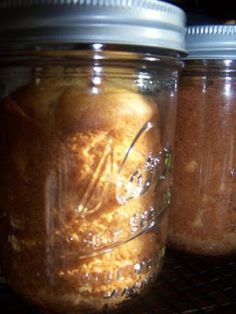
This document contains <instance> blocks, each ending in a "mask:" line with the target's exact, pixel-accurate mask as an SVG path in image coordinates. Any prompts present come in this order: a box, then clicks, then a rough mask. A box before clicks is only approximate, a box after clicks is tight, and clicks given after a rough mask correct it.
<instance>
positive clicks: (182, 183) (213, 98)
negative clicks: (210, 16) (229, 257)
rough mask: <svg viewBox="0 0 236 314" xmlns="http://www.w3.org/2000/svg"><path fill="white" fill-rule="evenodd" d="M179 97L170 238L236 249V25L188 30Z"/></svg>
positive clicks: (207, 248)
mask: <svg viewBox="0 0 236 314" xmlns="http://www.w3.org/2000/svg"><path fill="white" fill-rule="evenodd" d="M187 50H188V53H189V55H188V57H187V58H186V67H185V70H184V72H183V74H182V76H181V80H180V90H179V98H178V101H179V103H178V117H177V134H176V146H175V169H174V185H173V203H172V206H171V213H170V232H169V243H170V245H171V246H172V247H175V248H178V249H181V250H184V251H187V252H191V253H196V254H203V255H225V254H232V253H235V252H236V205H235V204H236V124H235V120H236V79H235V74H236V61H235V60H236V26H233V25H207V26H193V27H190V28H188V30H187Z"/></svg>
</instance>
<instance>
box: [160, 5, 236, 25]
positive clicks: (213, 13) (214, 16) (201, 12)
mask: <svg viewBox="0 0 236 314" xmlns="http://www.w3.org/2000/svg"><path fill="white" fill-rule="evenodd" d="M165 2H169V3H172V4H175V5H177V6H179V7H181V8H182V9H183V10H184V11H185V12H186V13H187V24H188V25H196V24H224V23H226V22H228V21H230V24H232V23H235V21H232V20H236V9H234V7H235V4H236V1H228V0H224V1H221V0H214V1H210V0H167V1H165Z"/></svg>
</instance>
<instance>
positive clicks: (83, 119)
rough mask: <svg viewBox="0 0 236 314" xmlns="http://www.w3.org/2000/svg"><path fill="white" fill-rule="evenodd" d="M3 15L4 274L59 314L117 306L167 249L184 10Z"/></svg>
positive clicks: (48, 8) (104, 8) (70, 8)
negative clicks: (171, 167)
mask: <svg viewBox="0 0 236 314" xmlns="http://www.w3.org/2000/svg"><path fill="white" fill-rule="evenodd" d="M62 2H64V3H62ZM29 13H30V14H29ZM0 14H1V16H0V17H1V18H0V21H1V22H0V24H3V27H2V28H1V32H0V36H1V46H2V49H1V55H0V81H1V98H2V100H1V104H0V120H1V121H0V130H1V131H0V134H1V135H0V156H1V157H0V158H1V178H0V180H1V181H0V204H1V208H0V210H1V211H0V215H1V219H0V221H1V222H0V223H1V235H0V237H1V250H2V254H3V257H4V271H5V274H6V278H7V281H8V283H9V284H10V285H11V287H13V288H14V289H15V291H16V292H17V293H19V294H20V295H22V296H23V297H24V298H26V299H27V300H29V301H31V302H33V303H35V304H37V305H39V306H41V307H42V308H45V309H46V310H49V311H53V312H56V313H57V312H58V313H60V312H61V313H81V312H84V313H88V312H90V311H91V312H93V311H97V312H99V311H102V310H104V309H106V308H109V309H115V308H119V307H120V306H121V305H123V303H126V302H125V301H130V300H133V299H134V297H136V296H138V295H140V294H141V293H143V292H145V291H146V289H147V287H148V286H149V285H150V283H151V282H152V281H153V280H154V279H155V278H156V275H157V274H158V272H159V271H160V268H161V265H162V260H163V256H164V252H165V245H166V237H167V212H166V209H167V206H168V204H169V185H170V181H171V176H170V173H169V170H170V165H169V164H170V158H171V152H172V143H173V135H174V125H175V112H176V89H177V79H178V72H179V70H180V68H181V65H182V63H181V61H180V56H181V55H182V54H183V51H184V20H185V18H184V13H183V12H182V11H181V10H180V9H178V8H176V7H175V6H172V5H169V4H166V3H162V2H159V1H151V0H147V1H143V2H142V1H141V2H140V1H136V0H132V1H127V2H126V1H124V2H122V3H121V2H120V1H114V0H111V1H109V0H108V1H106V2H104V1H102V0H101V1H92V2H91V1H76V3H73V4H72V3H68V1H58V2H57V1H54V2H53V3H51V4H49V3H47V2H45V1H35V2H34V1H31V0H29V1H24V3H23V2H22V3H21V2H12V1H3V4H1V10H0ZM27 14H28V15H27ZM6 16H7V18H6ZM163 19H164V20H165V24H163V22H162V21H163ZM32 25H33V26H32ZM61 25H63V27H61ZM6 34H7V36H6Z"/></svg>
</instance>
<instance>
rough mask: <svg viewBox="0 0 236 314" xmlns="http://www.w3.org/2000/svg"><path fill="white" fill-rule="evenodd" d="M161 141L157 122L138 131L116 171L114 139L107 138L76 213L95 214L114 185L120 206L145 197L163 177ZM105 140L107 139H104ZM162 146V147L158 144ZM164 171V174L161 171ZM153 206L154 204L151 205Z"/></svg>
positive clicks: (150, 123)
mask: <svg viewBox="0 0 236 314" xmlns="http://www.w3.org/2000/svg"><path fill="white" fill-rule="evenodd" d="M154 138H157V139H158V141H159V130H158V127H157V123H156V122H150V121H149V122H147V123H145V125H144V126H143V127H142V128H141V129H140V130H139V131H138V133H137V135H136V136H135V138H134V140H133V141H132V142H131V144H130V146H129V147H128V148H127V150H126V152H125V153H124V158H123V159H122V161H121V162H120V163H119V164H118V165H117V167H118V169H117V170H114V168H115V165H114V159H115V158H114V157H115V156H114V155H115V147H114V143H113V139H112V138H109V137H108V138H106V145H105V146H104V148H103V151H102V154H101V157H100V160H99V162H98V164H97V165H96V169H95V171H94V173H93V176H92V177H91V180H90V181H89V183H88V185H87V187H86V190H85V191H84V193H83V196H82V198H81V199H80V203H79V204H78V205H77V208H76V211H77V212H78V213H79V214H80V215H81V216H84V217H85V216H86V215H87V214H92V213H94V212H96V211H97V210H99V209H101V207H102V205H103V204H104V198H105V197H106V194H107V192H109V193H108V194H110V195H111V194H112V192H111V191H108V190H109V189H110V188H111V189H112V187H111V186H113V187H114V186H115V194H114V198H115V199H116V201H117V202H118V204H119V205H124V204H126V203H127V202H128V201H129V200H131V199H134V198H138V197H140V196H142V195H144V194H145V193H146V192H147V191H148V190H149V189H150V188H151V186H152V185H153V182H154V181H157V178H159V177H160V174H159V173H158V171H157V169H158V166H159V165H160V162H161V158H162V157H161V155H162V153H161V152H159V151H155V150H157V149H155V143H152V140H153V139H154ZM104 141H105V140H104ZM158 146H159V145H158ZM159 172H160V171H159ZM150 206H152V204H150Z"/></svg>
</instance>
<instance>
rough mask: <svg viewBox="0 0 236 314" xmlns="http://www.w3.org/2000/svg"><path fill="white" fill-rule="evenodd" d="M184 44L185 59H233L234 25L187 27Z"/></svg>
mask: <svg viewBox="0 0 236 314" xmlns="http://www.w3.org/2000/svg"><path fill="white" fill-rule="evenodd" d="M186 46H187V51H188V56H187V57H186V59H204V58H205V59H235V58H236V25H226V24H224V25H199V26H191V27H188V28H187V35H186Z"/></svg>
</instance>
